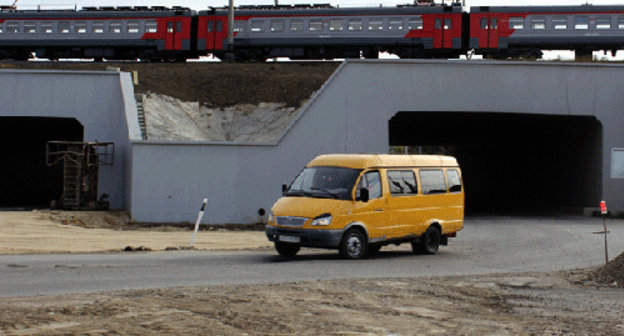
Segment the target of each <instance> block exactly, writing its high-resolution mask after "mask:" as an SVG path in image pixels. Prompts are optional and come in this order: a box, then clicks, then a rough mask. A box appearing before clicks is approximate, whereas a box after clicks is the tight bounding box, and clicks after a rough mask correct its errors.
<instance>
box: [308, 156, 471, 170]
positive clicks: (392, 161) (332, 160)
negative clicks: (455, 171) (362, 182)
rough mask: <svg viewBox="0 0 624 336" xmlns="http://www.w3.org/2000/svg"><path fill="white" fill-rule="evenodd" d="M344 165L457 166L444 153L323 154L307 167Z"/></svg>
mask: <svg viewBox="0 0 624 336" xmlns="http://www.w3.org/2000/svg"><path fill="white" fill-rule="evenodd" d="M319 166H325V167H327V166H330V167H332V166H333V167H345V168H355V169H365V168H389V167H458V166H459V165H458V164H457V160H456V159H455V158H454V157H452V156H444V155H393V154H325V155H319V156H317V157H316V158H314V159H313V160H312V161H310V163H308V167H319Z"/></svg>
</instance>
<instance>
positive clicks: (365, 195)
mask: <svg viewBox="0 0 624 336" xmlns="http://www.w3.org/2000/svg"><path fill="white" fill-rule="evenodd" d="M368 197H369V195H368V189H366V188H361V189H360V197H358V198H357V199H356V201H362V202H364V203H366V202H368Z"/></svg>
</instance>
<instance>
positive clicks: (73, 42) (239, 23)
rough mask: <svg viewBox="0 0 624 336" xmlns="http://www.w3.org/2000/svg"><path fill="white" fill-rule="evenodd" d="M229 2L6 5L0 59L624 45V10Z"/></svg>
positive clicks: (518, 51) (259, 57) (257, 57)
mask: <svg viewBox="0 0 624 336" xmlns="http://www.w3.org/2000/svg"><path fill="white" fill-rule="evenodd" d="M232 28H233V29H232V30H233V43H229V42H228V41H229V40H228V29H229V27H228V8H225V7H224V8H210V9H208V10H202V11H194V10H191V9H188V8H183V7H171V8H168V7H167V8H166V7H85V8H82V9H72V10H42V9H35V10H18V9H16V8H9V7H4V8H0V59H11V60H28V59H30V58H34V57H36V58H47V59H50V60H58V59H67V58H81V59H83V58H86V59H94V60H96V61H101V60H104V59H106V60H141V61H185V60H187V59H191V58H198V57H200V56H205V55H214V56H216V57H218V58H219V59H222V60H226V59H227V60H234V61H250V60H251V61H264V60H266V59H268V58H277V57H288V58H290V59H335V58H377V57H379V53H382V52H385V53H390V54H395V55H397V56H399V57H400V58H457V57H459V56H460V55H464V54H467V55H472V54H473V53H477V54H481V55H484V57H489V58H495V59H506V58H539V57H541V56H542V50H550V49H553V50H559V49H567V50H574V51H575V52H577V53H579V54H591V52H593V51H595V50H605V51H611V52H612V53H613V54H615V52H616V51H617V50H620V49H622V48H623V47H624V5H622V6H614V5H613V6H595V5H580V6H480V7H479V6H474V7H469V8H468V9H465V8H464V7H463V6H462V5H461V4H460V3H452V4H433V3H414V4H409V5H398V6H395V7H381V6H380V7H368V8H366V7H361V8H340V7H334V6H331V5H328V4H320V5H276V6H242V7H237V8H235V9H234V23H233V27H232Z"/></svg>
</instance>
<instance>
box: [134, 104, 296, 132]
mask: <svg viewBox="0 0 624 336" xmlns="http://www.w3.org/2000/svg"><path fill="white" fill-rule="evenodd" d="M143 107H144V111H145V121H146V123H147V139H148V140H193V141H234V142H265V143H266V142H274V141H276V140H277V139H278V138H279V136H280V135H281V134H282V133H283V132H284V130H286V129H287V128H288V125H289V124H290V123H291V122H292V121H293V119H294V118H295V117H296V116H297V115H298V110H296V109H295V108H294V107H286V106H285V104H284V103H260V104H258V105H253V104H239V105H235V106H230V107H226V108H209V107H206V106H202V105H201V104H200V103H199V102H186V101H182V100H179V99H177V98H174V97H170V96H167V95H163V94H158V93H148V94H147V95H145V98H144V100H143Z"/></svg>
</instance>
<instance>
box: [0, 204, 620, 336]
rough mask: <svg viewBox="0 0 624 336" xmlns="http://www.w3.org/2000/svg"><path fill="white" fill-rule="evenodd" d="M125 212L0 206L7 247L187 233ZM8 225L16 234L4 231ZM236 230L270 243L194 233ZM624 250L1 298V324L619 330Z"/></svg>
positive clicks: (154, 329)
mask: <svg viewBox="0 0 624 336" xmlns="http://www.w3.org/2000/svg"><path fill="white" fill-rule="evenodd" d="M124 218H125V217H124V215H123V214H110V213H109V214H108V215H106V216H93V214H86V215H84V214H80V213H53V212H46V211H36V212H27V213H25V212H20V213H7V212H0V251H2V252H0V253H3V254H6V253H30V252H37V253H43V252H52V251H53V250H54V249H57V251H68V250H71V249H72V248H77V247H76V246H78V245H74V244H77V243H76V242H77V241H86V242H88V245H89V246H88V248H92V249H93V250H96V249H98V248H99V249H103V250H119V249H121V248H123V247H124V246H127V245H131V246H136V245H144V246H150V247H151V248H154V249H156V248H158V249H160V247H163V248H164V247H166V246H168V245H176V244H186V242H187V240H188V238H190V234H191V231H189V230H182V229H173V228H165V229H162V228H160V229H144V228H136V227H133V226H132V225H129V226H128V224H123V223H124V221H125V219H124ZM122 228H124V230H122ZM128 228H132V230H129V231H128V230H127V229H128ZM20 232H21V233H20ZM9 233H10V234H12V237H21V238H19V239H17V238H15V239H11V241H8V240H7V239H6V237H7V234H9ZM51 233H55V234H51ZM209 233H210V234H209ZM213 234H214V235H213ZM230 235H237V236H235V237H234V238H236V239H237V241H239V242H240V241H241V239H240V238H243V237H245V238H249V244H250V246H247V247H246V248H260V247H262V246H264V247H267V244H268V243H267V242H265V241H264V240H265V239H266V238H264V236H263V233H262V232H259V231H214V232H213V231H210V232H206V231H204V232H202V235H200V237H201V238H199V237H198V240H197V241H196V244H197V246H198V247H199V246H203V247H204V248H212V249H227V248H231V244H228V243H227V242H228V240H229V239H231V238H232V237H233V236H230ZM89 236H90V237H91V239H92V240H89V239H88V237H89ZM210 237H212V238H210ZM256 238H257V239H258V241H257V243H254V242H253V239H256ZM141 239H145V240H141ZM200 239H201V240H200ZM159 240H160V243H158V241H159ZM163 240H164V241H163ZM98 241H102V242H105V243H101V244H102V245H96V246H94V247H91V244H96V242H98ZM200 244H202V245H200ZM254 244H256V245H255V247H252V246H251V245H254ZM257 244H261V245H257ZM72 246H73V247H72ZM238 247H239V248H240V246H238ZM82 248H86V246H83V247H82ZM18 251H20V252H18ZM623 261H624V257H619V258H618V259H616V260H614V261H613V269H612V271H613V272H612V273H610V274H612V275H613V276H614V277H615V278H610V280H609V283H611V285H612V286H606V285H603V284H598V283H596V282H593V278H594V277H593V276H592V273H591V270H579V271H569V272H556V273H549V274H527V273H514V274H504V275H487V276H464V277H444V278H425V279H422V278H419V279H415V278H378V279H368V280H358V279H354V280H343V281H311V282H295V283H279V284H263V285H245V286H241V285H228V286H216V287H215V286H212V287H184V288H182V287H178V288H163V289H149V290H132V291H116V292H104V293H91V294H76V295H55V296H30V297H13V298H3V299H2V300H1V301H0V335H74V334H84V335H139V334H140V335H145V334H159V335H160V334H162V335H180V334H190V335H384V336H388V335H624V289H622V287H617V286H621V285H622V284H624V281H621V282H619V283H613V281H614V280H615V281H617V280H621V275H622V274H624V266H622V265H624V262H623ZM15 267H19V266H18V265H14V266H11V265H0V272H11V271H12V270H13V269H15ZM59 271H62V270H59ZM618 277H620V278H618ZM1 285H2V284H0V286H1Z"/></svg>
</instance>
